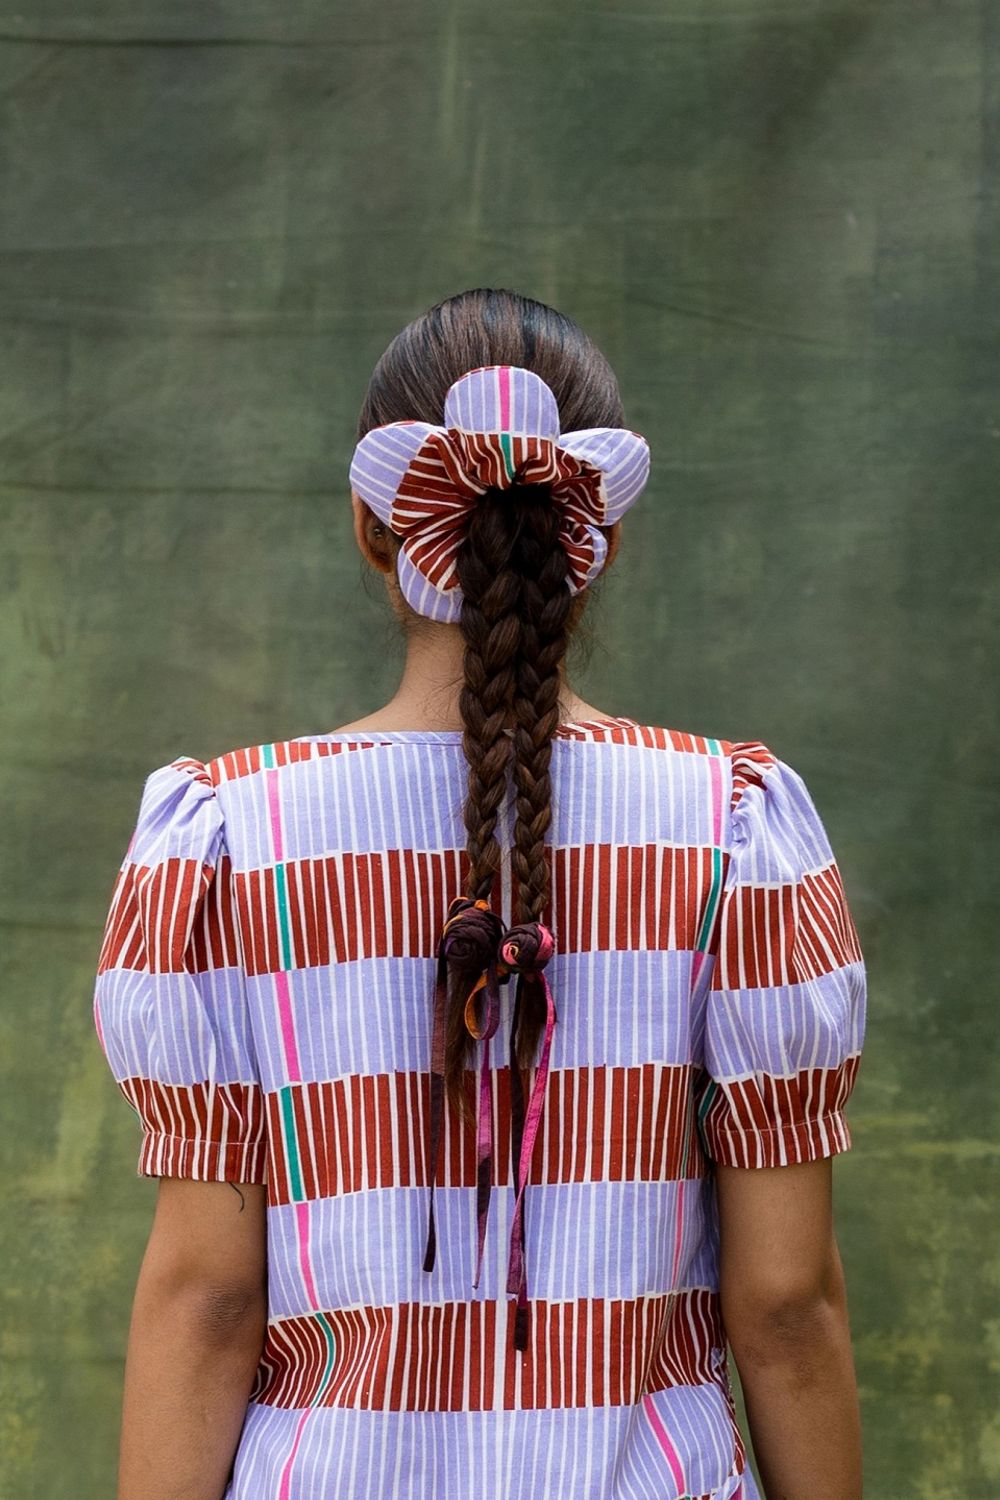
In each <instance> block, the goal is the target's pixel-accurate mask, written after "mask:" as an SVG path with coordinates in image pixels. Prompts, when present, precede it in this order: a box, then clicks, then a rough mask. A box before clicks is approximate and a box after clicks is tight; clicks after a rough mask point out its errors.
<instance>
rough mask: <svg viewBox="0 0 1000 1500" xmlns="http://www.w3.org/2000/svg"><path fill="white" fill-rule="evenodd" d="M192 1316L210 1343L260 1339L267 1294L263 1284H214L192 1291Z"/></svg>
mask: <svg viewBox="0 0 1000 1500" xmlns="http://www.w3.org/2000/svg"><path fill="white" fill-rule="evenodd" d="M191 1298H192V1301H191V1317H192V1320H193V1322H194V1324H195V1326H196V1327H197V1328H198V1329H199V1330H200V1332H201V1333H202V1335H203V1337H204V1338H205V1339H206V1340H207V1341H208V1342H210V1343H220V1344H227V1343H233V1342H243V1341H247V1342H251V1343H255V1342H257V1341H258V1340H263V1337H264V1331H265V1328H266V1325H267V1295H266V1292H265V1291H264V1289H263V1288H262V1287H249V1286H239V1285H235V1286H223V1285H219V1286H213V1285H205V1286H201V1287H197V1288H195V1289H194V1290H193V1291H192V1293H191Z"/></svg>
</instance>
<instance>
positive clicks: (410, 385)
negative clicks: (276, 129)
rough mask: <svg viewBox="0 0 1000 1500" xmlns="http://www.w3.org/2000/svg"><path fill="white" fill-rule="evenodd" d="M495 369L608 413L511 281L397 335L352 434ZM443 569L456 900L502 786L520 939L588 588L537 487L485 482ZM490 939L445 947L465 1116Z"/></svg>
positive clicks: (547, 497)
mask: <svg viewBox="0 0 1000 1500" xmlns="http://www.w3.org/2000/svg"><path fill="white" fill-rule="evenodd" d="M496 364H510V365H518V366H521V367H522V368H526V369H530V370H532V371H534V373H535V374H537V375H539V376H540V377H541V378H542V379H543V380H544V381H545V382H546V384H547V385H548V386H549V388H550V389H551V390H552V392H553V394H554V395H555V398H556V401H557V403H558V406H559V415H560V422H561V426H562V428H563V430H564V431H566V430H570V429H581V428H587V427H600V426H620V425H622V423H623V420H624V418H623V411H622V404H621V398H620V395H619V391H618V384H617V381H616V379H615V376H614V372H613V371H612V369H611V367H610V365H609V364H608V362H607V360H606V359H605V358H604V356H603V355H602V354H601V352H600V351H599V350H598V349H597V347H596V346H595V345H594V344H593V343H592V342H591V341H590V339H589V338H588V337H587V336H586V334H584V333H583V332H582V330H581V329H580V328H579V327H578V326H577V325H576V324H575V323H573V322H572V321H571V320H570V319H569V318H567V317H565V316H564V315H563V314H561V313H559V312H556V311H555V310H554V309H553V308H550V307H547V306H545V305H544V304H543V303H540V302H536V301H534V300H532V299H531V298H527V297H522V296H520V295H518V294H517V293H515V292H510V291H502V290H493V289H484V288H480V289H476V290H473V291H468V292H462V293H460V294H458V295H457V296H455V297H450V298H448V299H446V300H445V301H443V302H440V303H438V304H437V305H436V306H435V307H432V308H431V309H430V310H429V311H428V312H426V313H424V314H423V315H422V316H421V317H418V318H417V319H415V321H414V322H412V323H410V324H409V325H408V326H407V327H406V328H404V329H403V330H402V332H401V333H399V334H398V335H397V336H396V338H395V339H394V340H393V341H392V343H391V344H390V345H389V347H388V348H387V349H386V351H385V353H384V354H383V355H382V357H381V359H380V360H379V361H378V363H377V365H376V367H375V370H374V373H373V375H372V378H371V381H370V383H369V386H368V390H367V392H366V395H365V399H364V402H363V405H362V409H361V413H360V418H359V422H358V437H359V438H360V437H363V436H364V435H365V433H367V432H369V431H371V429H372V428H374V427H378V426H382V425H384V424H386V423H389V422H396V421H404V420H407V419H409V420H418V421H425V422H431V423H440V422H441V421H442V419H443V413H444V398H445V394H446V392H447V391H448V389H449V387H450V386H451V385H452V384H453V383H454V381H456V380H457V379H458V378H459V377H460V376H461V375H463V374H464V373H465V372H466V371H468V370H470V369H475V368H478V367H481V366H484V365H496ZM396 540H397V541H398V539H396ZM456 566H457V571H458V580H459V583H460V585H461V589H462V595H463V599H462V608H461V617H460V621H459V624H460V629H461V632H462V638H463V641H464V653H463V681H462V686H461V691H460V695H459V711H460V713H461V717H462V724H463V735H462V746H463V751H464V754H465V758H466V761H467V765H468V779H467V786H466V791H465V800H464V804H463V819H464V825H465V830H466V851H465V852H466V860H465V865H466V898H467V903H468V904H471V903H472V902H476V901H479V902H481V903H483V905H484V906H486V905H488V903H489V902H490V900H491V897H493V896H494V895H495V886H496V882H497V880H498V878H499V872H500V868H501V861H502V849H501V846H500V842H499V839H498V836H497V825H498V821H499V816H500V810H501V807H502V805H503V802H504V798H505V796H506V792H507V788H508V785H509V784H512V785H513V790H514V812H515V820H514V839H513V848H512V850H511V868H512V875H513V881H512V885H513V897H514V911H513V922H514V925H513V926H512V928H511V931H510V933H509V934H508V936H509V937H511V936H514V935H515V934H517V935H518V936H519V937H520V938H521V940H522V941H525V940H527V941H529V942H530V941H532V940H533V939H532V938H531V928H530V924H534V923H538V922H541V921H542V920H543V918H544V915H545V913H546V910H547V908H548V906H549V902H550V886H551V867H550V864H549V859H548V854H547V851H546V846H545V837H546V833H547V831H548V829H549V826H550V823H551V818H552V807H551V800H552V787H551V780H550V774H549V768H550V761H551V756H552V737H553V735H554V733H555V730H556V726H557V725H558V723H559V688H560V681H561V669H562V664H563V661H564V658H565V655H566V652H567V649H568V646H569V642H570V639H571V637H572V636H573V634H574V632H575V631H576V629H577V626H578V623H579V618H580V615H581V614H582V612H583V609H584V608H585V606H586V602H587V596H588V595H589V594H592V590H593V586H591V588H590V589H587V590H582V591H580V592H579V593H576V594H572V593H571V592H570V589H569V587H568V584H567V573H568V560H567V557H566V553H565V551H564V550H563V547H562V545H561V543H560V541H559V528H558V517H557V514H556V510H555V507H554V505H553V504H552V499H551V494H550V493H549V490H548V487H547V486H545V485H520V486H519V485H515V486H514V487H513V488H510V489H506V490H504V491H503V492H500V491H492V490H487V491H486V493H485V494H484V495H483V496H482V497H481V498H480V499H479V500H478V501H477V503H476V506H475V508H474V510H473V512H472V515H471V518H470V524H469V528H468V533H467V535H466V537H465V539H464V541H463V544H462V547H461V549H460V552H459V555H458V558H457V563H456ZM411 613H412V612H411ZM406 624H407V628H410V629H414V630H419V629H422V628H425V624H426V622H422V621H421V619H420V617H419V616H417V615H416V614H415V613H414V614H413V618H412V620H410V619H407V621H406ZM496 938H497V931H496V927H495V926H494V925H491V923H490V922H489V921H488V920H485V919H484V920H480V921H476V922H473V923H471V924H464V931H463V935H462V937H461V939H460V940H455V941H453V942H450V943H449V944H448V948H447V955H448V971H449V973H448V977H449V997H450V998H449V1008H448V1015H447V1026H446V1034H445V1038H446V1039H445V1058H444V1081H445V1089H446V1092H447V1097H448V1099H449V1101H450V1103H451V1105H452V1107H453V1108H454V1109H455V1110H456V1111H457V1112H458V1113H459V1114H460V1115H461V1116H463V1117H464V1118H466V1119H468V1118H469V1117H470V1116H471V1114H472V1108H471V1104H470V1100H469V1096H468V1094H467V1092H466V1076H467V1068H468V1065H469V1061H470V1057H471V1053H472V1051H473V1049H474V1047H475V1038H474V1036H473V1034H472V1033H471V1032H470V1030H469V1028H468V1025H467V1013H466V1002H467V999H468V993H469V980H470V978H474V977H475V976H476V975H478V974H480V973H481V972H482V971H483V968H484V965H485V964H486V963H487V961H488V959H489V958H490V956H491V952H492V950H494V949H495V946H496ZM519 993H520V990H519ZM519 1004H520V1006H521V1013H520V1015H519V1016H518V1017H517V1020H516V1033H515V1034H516V1061H517V1064H518V1066H519V1067H520V1068H527V1067H530V1065H531V1062H532V1059H533V1055H534V1052H535V1049H536V1046H537V1043H538V1038H539V1035H540V1032H541V1029H542V1027H543V1025H544V1021H545V1006H544V1001H543V1000H542V998H541V996H540V993H539V991H538V990H537V989H536V988H535V987H533V986H529V987H527V988H526V989H525V990H524V991H523V1001H521V1002H519ZM512 1061H513V1059H512Z"/></svg>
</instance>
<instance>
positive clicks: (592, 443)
mask: <svg viewBox="0 0 1000 1500" xmlns="http://www.w3.org/2000/svg"><path fill="white" fill-rule="evenodd" d="M559 446H560V448H561V449H562V450H563V452H564V453H571V454H572V455H573V457H574V458H577V459H580V460H582V461H583V462H585V463H587V464H590V465H592V466H593V467H594V468H595V469H597V470H598V471H599V472H600V474H601V477H602V480H603V485H602V489H603V499H604V514H603V515H602V516H595V517H594V520H595V521H597V522H598V524H600V525H601V526H610V525H611V524H612V523H613V522H614V521H617V520H619V519H620V518H621V517H622V516H623V515H624V514H625V512H626V511H627V510H628V508H629V506H630V505H632V504H633V503H634V502H635V501H636V500H637V499H638V498H639V495H640V494H641V493H642V490H643V488H644V487H645V484H646V480H647V479H648V478H649V444H648V443H647V442H646V439H645V438H644V437H642V436H641V435H640V434H639V433H638V432H631V431H629V429H628V428H626V427H588V428H583V429H581V431H579V432H564V433H563V435H562V437H560V439H559Z"/></svg>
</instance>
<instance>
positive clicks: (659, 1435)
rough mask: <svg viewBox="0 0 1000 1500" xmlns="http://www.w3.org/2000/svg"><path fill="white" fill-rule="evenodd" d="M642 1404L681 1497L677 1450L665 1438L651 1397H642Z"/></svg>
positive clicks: (681, 1477)
mask: <svg viewBox="0 0 1000 1500" xmlns="http://www.w3.org/2000/svg"><path fill="white" fill-rule="evenodd" d="M642 1404H643V1406H644V1407H645V1408H646V1416H647V1417H648V1418H649V1425H650V1426H651V1427H652V1429H653V1431H654V1432H655V1433H656V1440H657V1442H658V1443H659V1445H660V1447H661V1448H662V1449H663V1451H664V1453H665V1454H666V1458H667V1463H668V1464H669V1465H670V1472H671V1474H672V1475H673V1476H674V1483H675V1484H676V1486H677V1493H678V1494H679V1495H683V1494H684V1493H685V1488H686V1487H685V1484H684V1470H683V1469H682V1468H681V1461H680V1459H679V1458H678V1457H677V1449H676V1448H675V1447H674V1445H673V1443H672V1442H671V1441H670V1439H669V1437H668V1436H667V1429H666V1428H665V1427H664V1425H663V1423H662V1422H661V1421H660V1414H659V1412H658V1411H657V1410H656V1407H655V1406H654V1405H653V1398H652V1396H643V1398H642Z"/></svg>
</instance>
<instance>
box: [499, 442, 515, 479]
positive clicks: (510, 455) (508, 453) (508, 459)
mask: <svg viewBox="0 0 1000 1500" xmlns="http://www.w3.org/2000/svg"><path fill="white" fill-rule="evenodd" d="M500 451H501V453H502V454H503V461H504V463H505V464H506V465H507V478H508V479H513V478H514V445H513V443H512V442H511V437H510V433H509V432H501V433H500Z"/></svg>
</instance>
